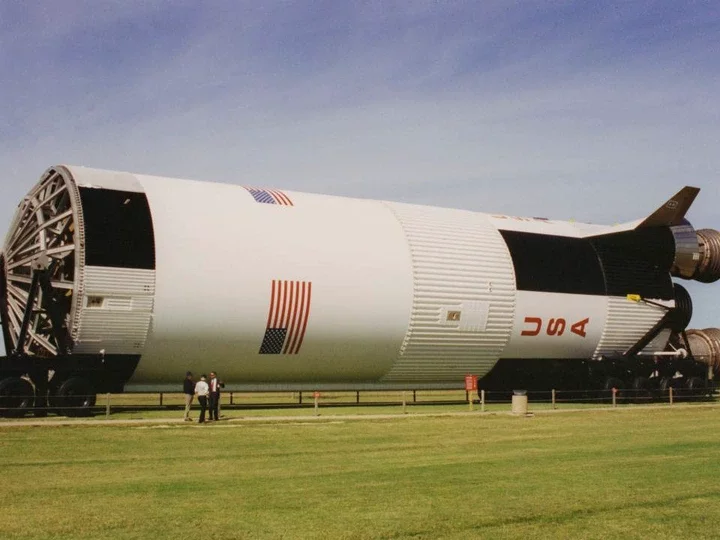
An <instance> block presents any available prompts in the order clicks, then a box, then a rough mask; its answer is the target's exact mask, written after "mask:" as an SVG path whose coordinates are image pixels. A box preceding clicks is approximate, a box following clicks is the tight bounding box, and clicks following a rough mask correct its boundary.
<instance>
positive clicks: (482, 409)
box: [480, 390, 485, 412]
mask: <svg viewBox="0 0 720 540" xmlns="http://www.w3.org/2000/svg"><path fill="white" fill-rule="evenodd" d="M480 412H485V390H480Z"/></svg>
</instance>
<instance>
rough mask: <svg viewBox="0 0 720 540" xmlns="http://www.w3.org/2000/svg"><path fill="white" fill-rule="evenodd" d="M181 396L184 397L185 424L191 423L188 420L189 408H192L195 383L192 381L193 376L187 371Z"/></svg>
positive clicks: (189, 419)
mask: <svg viewBox="0 0 720 540" xmlns="http://www.w3.org/2000/svg"><path fill="white" fill-rule="evenodd" d="M183 394H184V395H185V417H184V418H183V419H184V420H185V421H186V422H192V419H191V418H190V407H192V402H193V397H195V381H194V380H193V374H192V372H191V371H188V372H187V373H186V374H185V380H184V381H183Z"/></svg>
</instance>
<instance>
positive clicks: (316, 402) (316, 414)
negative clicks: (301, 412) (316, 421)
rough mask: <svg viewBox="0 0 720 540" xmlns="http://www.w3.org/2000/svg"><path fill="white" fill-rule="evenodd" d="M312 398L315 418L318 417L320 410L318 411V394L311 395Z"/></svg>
mask: <svg viewBox="0 0 720 540" xmlns="http://www.w3.org/2000/svg"><path fill="white" fill-rule="evenodd" d="M313 397H314V398H315V416H320V410H319V403H318V401H319V398H320V392H315V393H313Z"/></svg>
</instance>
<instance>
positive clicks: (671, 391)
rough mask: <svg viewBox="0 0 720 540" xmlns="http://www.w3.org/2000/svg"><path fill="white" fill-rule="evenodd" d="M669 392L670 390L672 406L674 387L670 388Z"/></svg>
mask: <svg viewBox="0 0 720 540" xmlns="http://www.w3.org/2000/svg"><path fill="white" fill-rule="evenodd" d="M668 390H670V405H672V404H673V387H672V386H670V387H669V388H668Z"/></svg>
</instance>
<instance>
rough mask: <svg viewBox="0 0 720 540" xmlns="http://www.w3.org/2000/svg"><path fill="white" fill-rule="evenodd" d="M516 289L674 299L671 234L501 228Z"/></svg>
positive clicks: (652, 230)
mask: <svg viewBox="0 0 720 540" xmlns="http://www.w3.org/2000/svg"><path fill="white" fill-rule="evenodd" d="M500 234H502V237H503V238H504V239H505V243H506V244H507V246H508V249H509V250H510V256H511V257H512V260H513V266H514V267H515V279H516V282H517V289H518V290H521V291H539V292H552V293H568V294H591V295H607V296H625V295H627V294H639V295H641V296H642V297H644V298H658V299H663V300H670V299H672V298H674V293H673V285H672V279H671V277H670V267H671V266H672V262H673V257H674V253H675V249H674V243H673V238H672V233H671V232H670V231H669V229H667V228H665V227H655V228H648V229H640V230H634V231H626V232H621V233H616V234H607V235H602V236H596V237H591V238H573V237H568V236H554V235H549V234H537V233H528V232H521V231H506V230H501V231H500Z"/></svg>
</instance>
